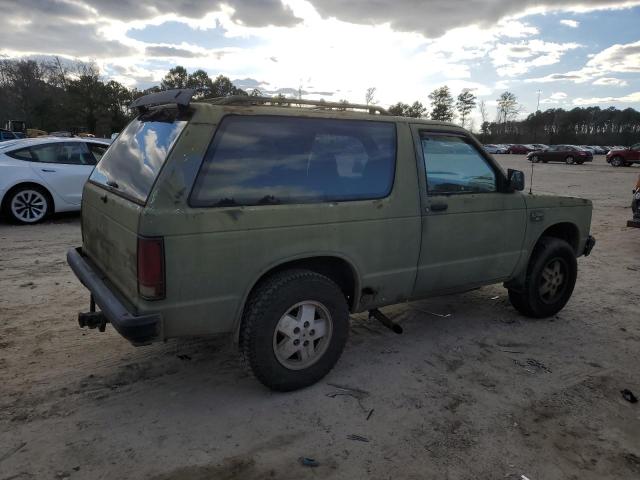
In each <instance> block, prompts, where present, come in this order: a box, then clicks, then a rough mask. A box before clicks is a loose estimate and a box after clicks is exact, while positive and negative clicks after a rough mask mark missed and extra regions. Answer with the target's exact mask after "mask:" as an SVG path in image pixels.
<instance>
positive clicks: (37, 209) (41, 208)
mask: <svg viewBox="0 0 640 480" xmlns="http://www.w3.org/2000/svg"><path fill="white" fill-rule="evenodd" d="M14 202H15V203H14ZM14 204H21V205H23V208H22V209H20V207H17V208H16V209H14V208H13V206H14ZM2 210H3V213H4V214H5V215H6V216H7V218H8V219H9V220H10V221H11V222H12V223H17V224H22V225H33V224H36V223H39V222H42V221H43V220H45V219H46V218H47V217H48V216H49V215H50V214H51V212H52V210H53V208H52V202H51V196H50V195H49V192H47V191H46V190H45V189H44V188H42V187H40V186H38V185H31V184H26V185H21V186H19V187H17V188H14V189H12V190H10V191H9V192H8V193H7V195H6V196H5V198H4V201H3V204H2ZM21 212H24V214H22V213H21Z"/></svg>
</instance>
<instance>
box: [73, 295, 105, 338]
mask: <svg viewBox="0 0 640 480" xmlns="http://www.w3.org/2000/svg"><path fill="white" fill-rule="evenodd" d="M78 325H80V328H85V327H87V328H91V329H94V328H97V329H98V330H99V331H101V332H104V331H105V330H106V328H107V318H106V317H105V316H104V314H103V313H102V312H96V302H95V300H94V299H93V295H91V300H90V304H89V311H88V312H80V313H78Z"/></svg>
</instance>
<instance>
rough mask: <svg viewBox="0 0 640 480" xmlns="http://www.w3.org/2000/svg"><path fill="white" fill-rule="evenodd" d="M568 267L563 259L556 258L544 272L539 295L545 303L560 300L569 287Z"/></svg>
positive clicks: (548, 264)
mask: <svg viewBox="0 0 640 480" xmlns="http://www.w3.org/2000/svg"><path fill="white" fill-rule="evenodd" d="M567 273H568V270H567V265H566V263H565V262H564V260H562V259H561V258H554V259H552V260H551V261H549V263H547V265H546V266H545V267H544V269H543V270H542V275H541V278H540V285H539V287H538V293H539V294H540V298H541V299H542V301H543V302H544V303H547V304H550V303H553V302H555V301H557V300H558V298H560V296H561V295H562V294H563V293H564V290H565V288H566V287H567V276H568V275H567Z"/></svg>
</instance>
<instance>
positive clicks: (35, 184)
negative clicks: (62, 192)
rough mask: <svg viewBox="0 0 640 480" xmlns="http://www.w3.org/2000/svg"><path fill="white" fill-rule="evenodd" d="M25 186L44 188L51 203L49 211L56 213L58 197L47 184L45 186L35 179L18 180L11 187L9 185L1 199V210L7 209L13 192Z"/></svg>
mask: <svg viewBox="0 0 640 480" xmlns="http://www.w3.org/2000/svg"><path fill="white" fill-rule="evenodd" d="M24 187H32V188H33V187H35V188H38V189H40V190H42V191H43V192H44V194H45V195H46V196H47V198H48V200H49V202H50V204H51V211H50V212H49V213H55V211H56V199H55V197H54V195H53V193H51V190H49V189H48V188H47V187H46V186H44V185H43V184H42V183H39V182H34V181H33V180H23V181H20V182H16V183H15V184H14V185H12V186H11V187H9V188H8V189H7V191H6V192H5V193H4V196H3V197H2V199H1V200H0V210H2V211H5V209H6V208H7V202H8V201H9V198H11V195H12V194H13V192H15V191H17V190H18V189H20V188H24Z"/></svg>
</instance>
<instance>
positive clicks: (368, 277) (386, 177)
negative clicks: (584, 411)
mask: <svg viewBox="0 0 640 480" xmlns="http://www.w3.org/2000/svg"><path fill="white" fill-rule="evenodd" d="M193 93H194V91H193V90H179V91H177V92H176V91H169V92H160V93H156V94H150V95H146V96H143V97H141V98H139V99H137V100H136V101H134V102H133V104H132V107H134V108H137V109H138V111H139V114H138V116H137V117H136V118H135V119H134V120H133V121H132V122H131V123H130V124H129V125H128V126H127V127H126V128H125V129H124V130H123V131H122V132H121V133H120V135H119V136H118V138H116V139H115V140H114V142H113V144H112V145H111V147H110V148H109V150H108V151H107V153H106V154H105V156H104V157H103V159H102V161H101V162H100V163H99V164H98V165H97V167H96V168H95V170H94V171H93V173H92V174H91V177H90V178H89V181H88V182H87V183H86V185H85V188H84V195H83V198H82V222H81V224H82V238H83V240H82V247H81V248H77V249H71V250H69V252H68V254H67V259H68V263H69V265H70V266H71V268H72V270H73V271H74V272H75V274H76V276H77V277H78V278H79V279H80V281H81V282H82V283H83V284H84V285H85V286H86V287H87V288H88V290H89V291H90V292H91V305H90V308H89V311H88V312H85V313H81V314H80V315H79V317H78V320H79V323H80V325H84V326H88V327H99V329H100V330H104V328H105V326H106V323H107V322H110V323H111V324H112V325H113V326H114V327H115V328H116V330H118V331H119V332H120V333H121V334H122V335H123V336H125V337H126V338H128V339H129V340H130V341H131V342H132V343H133V344H135V345H142V344H147V343H150V342H154V341H162V340H165V339H167V338H173V337H182V336H193V335H205V334H219V333H231V334H232V335H234V338H235V339H236V340H237V342H238V344H239V349H240V352H241V354H242V356H243V357H244V359H245V361H246V363H247V364H248V366H249V367H250V368H251V370H252V372H253V373H254V374H255V377H256V378H257V379H258V380H260V381H261V382H262V383H264V384H265V385H267V386H268V387H270V388H272V389H275V390H285V391H286V390H293V389H297V388H301V387H305V386H307V385H310V384H312V383H314V382H316V381H318V380H319V379H321V378H322V377H323V376H324V375H326V374H327V373H328V372H329V370H330V369H331V368H332V367H333V366H334V364H335V363H336V362H337V360H338V358H339V357H340V354H341V352H342V350H343V348H344V346H345V344H346V340H347V335H348V333H349V316H350V314H351V313H357V312H366V311H369V313H370V315H372V316H374V317H375V318H377V319H380V320H381V321H383V323H385V324H386V325H393V323H392V322H391V320H389V319H388V318H386V317H385V316H384V315H383V314H382V313H381V312H380V311H379V310H377V309H378V308H379V307H383V306H385V305H390V304H395V303H398V302H404V301H407V300H412V299H420V298H425V297H428V296H432V295H437V294H441V293H444V292H448V293H452V292H460V291H464V290H468V289H470V288H474V287H478V286H480V285H486V284H494V283H498V282H506V283H505V285H506V286H507V288H508V290H509V298H510V299H511V302H512V304H513V306H514V307H515V308H516V309H517V310H518V311H520V312H521V313H522V314H524V315H527V316H531V317H548V316H551V315H554V314H555V313H557V312H558V311H559V310H560V309H562V308H563V307H564V305H565V304H566V302H567V301H568V300H569V297H570V296H571V293H572V291H573V287H574V284H575V281H576V275H577V264H576V257H579V256H581V255H583V254H584V255H587V254H589V252H590V251H591V248H592V247H593V244H594V240H593V238H592V237H591V236H590V235H589V229H590V223H591V211H592V205H591V201H589V200H587V199H579V198H568V197H555V196H543V195H525V194H523V193H522V192H521V190H523V188H524V174H523V173H522V172H520V171H517V170H508V171H507V172H504V171H503V170H502V168H501V167H500V166H499V164H498V163H496V161H495V160H494V159H493V158H492V157H491V156H490V155H488V154H487V153H486V151H485V150H484V149H483V148H482V145H480V144H479V143H478V142H477V140H476V139H475V138H474V137H473V136H472V135H471V134H470V133H468V132H467V131H466V130H464V129H463V128H461V127H459V126H457V125H454V124H451V123H442V122H437V121H432V120H424V119H415V118H406V117H393V116H389V115H387V114H386V112H385V111H384V110H383V109H381V108H379V107H373V108H372V107H371V106H370V105H369V106H367V105H351V104H342V103H328V102H318V101H309V100H295V103H296V104H300V105H311V106H314V107H318V106H321V107H322V110H315V109H311V108H285V107H278V106H274V105H273V104H271V105H268V104H269V103H270V102H273V101H274V100H273V99H271V98H268V97H258V98H251V97H239V96H236V97H225V98H221V99H214V100H210V101H208V102H198V103H193V102H191V103H190V99H191V96H192V95H193ZM256 101H257V102H256ZM169 102H172V103H169ZM176 102H179V108H176V105H175V103H176ZM354 110H362V112H357V111H354ZM371 112H378V114H372V113H371ZM413 139H418V141H417V142H415V143H414V140H413ZM94 302H95V303H94ZM96 305H97V306H98V307H99V308H100V310H99V311H96V309H95V308H94V307H95V306H96Z"/></svg>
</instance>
